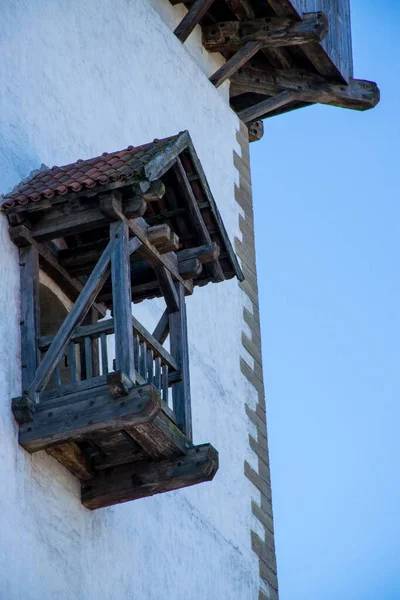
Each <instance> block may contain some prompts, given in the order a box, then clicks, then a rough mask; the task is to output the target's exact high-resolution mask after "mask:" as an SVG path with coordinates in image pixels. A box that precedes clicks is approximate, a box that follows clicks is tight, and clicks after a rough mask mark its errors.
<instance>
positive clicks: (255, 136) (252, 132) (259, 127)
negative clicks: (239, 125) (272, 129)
mask: <svg viewBox="0 0 400 600" xmlns="http://www.w3.org/2000/svg"><path fill="white" fill-rule="evenodd" d="M247 128H248V130H249V142H258V140H261V138H262V137H263V135H264V123H263V122H262V121H261V120H257V121H250V123H247Z"/></svg>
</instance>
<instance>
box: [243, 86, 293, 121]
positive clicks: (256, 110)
mask: <svg viewBox="0 0 400 600" xmlns="http://www.w3.org/2000/svg"><path fill="white" fill-rule="evenodd" d="M296 100H297V95H296V93H295V92H281V93H280V94H278V95H277V96H274V97H273V98H268V99H267V100H263V101H262V102H258V103H257V104H255V105H254V106H250V107H249V108H245V109H244V110H241V111H240V112H239V113H238V117H239V119H241V120H242V121H243V123H248V122H249V121H254V119H258V117H264V116H265V115H267V114H268V113H270V112H272V111H274V110H277V109H278V108H281V107H282V106H286V105H288V104H290V103H291V102H295V101H296Z"/></svg>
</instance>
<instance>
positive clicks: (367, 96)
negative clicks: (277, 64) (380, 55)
mask: <svg viewBox="0 0 400 600" xmlns="http://www.w3.org/2000/svg"><path fill="white" fill-rule="evenodd" d="M283 91H293V92H295V93H296V96H297V98H298V99H299V100H302V101H304V102H310V103H321V104H329V105H332V106H338V107H341V108H350V109H355V110H368V109H370V108H373V107H374V106H376V104H378V102H379V98H380V93H379V88H378V86H377V85H376V83H373V82H371V81H363V80H359V79H351V80H350V82H349V85H346V84H338V83H332V82H331V81H328V80H326V79H325V78H324V77H321V76H320V75H316V74H313V73H310V72H308V71H304V70H301V69H287V70H273V69H265V68H262V67H261V65H260V66H255V65H254V66H253V65H246V67H244V68H243V69H242V70H240V71H239V72H238V73H236V74H235V75H234V77H233V79H232V92H233V94H234V95H235V94H239V93H244V92H253V93H256V94H265V95H268V96H275V95H276V94H280V93H281V92H283Z"/></svg>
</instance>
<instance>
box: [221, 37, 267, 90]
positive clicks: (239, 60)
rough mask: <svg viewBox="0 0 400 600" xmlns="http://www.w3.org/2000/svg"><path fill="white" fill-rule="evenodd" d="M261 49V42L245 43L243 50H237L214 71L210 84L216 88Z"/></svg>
mask: <svg viewBox="0 0 400 600" xmlns="http://www.w3.org/2000/svg"><path fill="white" fill-rule="evenodd" d="M262 47H263V43H262V42H255V41H253V42H246V43H245V45H244V46H243V48H241V49H240V50H238V51H237V52H236V53H235V54H234V55H233V56H232V57H231V58H230V59H229V60H227V61H226V63H225V64H224V65H222V67H220V68H219V69H218V70H217V71H215V73H214V75H211V77H210V81H211V83H212V84H213V85H215V87H216V88H218V87H219V86H220V85H222V84H223V83H224V81H226V80H227V79H229V78H230V77H232V75H233V74H234V73H236V71H238V70H239V69H240V68H241V67H243V65H245V64H246V63H247V62H248V61H249V60H250V59H251V58H252V57H253V56H254V55H255V54H257V52H259V51H260V50H261V48H262Z"/></svg>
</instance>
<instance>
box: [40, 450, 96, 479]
mask: <svg viewBox="0 0 400 600" xmlns="http://www.w3.org/2000/svg"><path fill="white" fill-rule="evenodd" d="M46 452H47V454H50V456H53V457H54V458H55V459H56V460H58V462H59V463H61V464H62V465H63V467H65V468H66V469H68V471H69V472H70V473H72V475H75V477H78V479H82V480H87V479H92V478H93V477H94V471H93V469H92V467H91V464H90V460H89V459H88V457H87V456H86V455H85V454H84V452H82V450H81V449H80V448H79V446H78V445H77V444H75V443H74V442H68V443H67V444H60V445H58V446H52V447H51V448H47V450H46Z"/></svg>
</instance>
